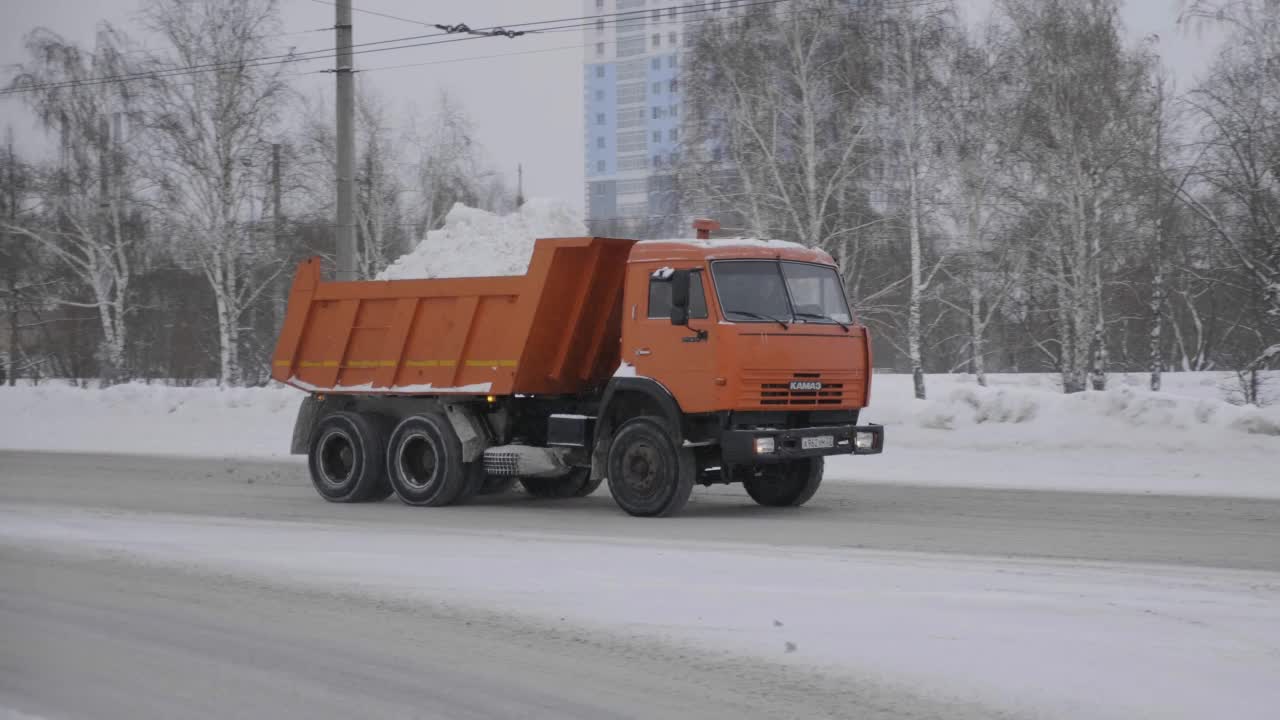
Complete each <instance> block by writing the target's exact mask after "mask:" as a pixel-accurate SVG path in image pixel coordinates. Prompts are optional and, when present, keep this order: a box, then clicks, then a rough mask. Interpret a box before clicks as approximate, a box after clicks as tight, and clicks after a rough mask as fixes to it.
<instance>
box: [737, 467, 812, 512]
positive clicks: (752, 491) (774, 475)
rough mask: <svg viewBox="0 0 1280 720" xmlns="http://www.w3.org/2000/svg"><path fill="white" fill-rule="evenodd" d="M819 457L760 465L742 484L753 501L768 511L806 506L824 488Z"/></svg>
mask: <svg viewBox="0 0 1280 720" xmlns="http://www.w3.org/2000/svg"><path fill="white" fill-rule="evenodd" d="M822 470H823V461H822V458H820V457H815V458H806V459H804V460H791V461H789V462H782V463H776V464H773V465H760V466H757V467H756V468H754V472H753V473H752V474H751V475H750V476H749V477H747V478H746V479H745V480H743V481H742V485H743V486H744V487H745V488H746V489H747V494H748V495H750V496H751V499H752V500H755V501H756V502H757V503H759V504H761V505H764V506H767V507H788V506H796V505H803V504H805V503H806V502H808V501H809V498H811V497H813V494H814V493H816V492H818V487H819V486H820V485H822Z"/></svg>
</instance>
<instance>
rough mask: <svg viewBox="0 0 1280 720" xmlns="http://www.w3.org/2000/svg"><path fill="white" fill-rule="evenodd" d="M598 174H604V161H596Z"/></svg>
mask: <svg viewBox="0 0 1280 720" xmlns="http://www.w3.org/2000/svg"><path fill="white" fill-rule="evenodd" d="M596 172H604V161H603V160H597V161H596Z"/></svg>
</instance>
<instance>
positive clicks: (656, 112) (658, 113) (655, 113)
mask: <svg viewBox="0 0 1280 720" xmlns="http://www.w3.org/2000/svg"><path fill="white" fill-rule="evenodd" d="M660 117H662V108H660V107H655V108H653V119H654V120H657V119H658V118H660Z"/></svg>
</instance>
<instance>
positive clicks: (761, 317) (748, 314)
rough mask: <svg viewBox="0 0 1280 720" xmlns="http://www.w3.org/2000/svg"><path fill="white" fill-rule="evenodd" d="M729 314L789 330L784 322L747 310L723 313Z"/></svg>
mask: <svg viewBox="0 0 1280 720" xmlns="http://www.w3.org/2000/svg"><path fill="white" fill-rule="evenodd" d="M730 313H732V314H734V315H746V316H747V317H751V318H755V319H757V320H771V321H773V322H776V323H778V324H779V325H781V326H782V329H783V330H790V329H791V328H790V327H789V326H788V325H787V324H786V323H785V322H783V321H782V320H779V319H778V318H776V317H773V316H771V315H761V314H760V313H755V312H751V311H749V310H725V311H724V314H725V315H729V314H730Z"/></svg>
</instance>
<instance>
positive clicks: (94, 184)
mask: <svg viewBox="0 0 1280 720" xmlns="http://www.w3.org/2000/svg"><path fill="white" fill-rule="evenodd" d="M125 44H126V41H125V39H124V37H123V36H122V35H121V34H120V33H118V32H117V31H116V30H115V29H113V28H111V27H110V26H107V25H104V26H102V28H101V29H100V30H99V32H98V47H97V49H96V50H95V52H93V53H87V52H85V51H83V50H81V49H80V48H78V47H76V46H75V45H73V44H70V43H68V42H66V41H65V40H63V39H62V38H61V37H59V36H58V35H55V34H54V33H52V32H50V31H48V30H44V29H38V30H35V31H34V32H32V33H31V34H30V35H28V36H27V43H26V45H27V53H28V55H29V56H30V58H31V60H30V61H29V63H27V64H25V65H23V67H22V71H21V73H20V74H19V75H18V77H17V79H16V80H15V82H14V87H17V88H22V87H26V88H28V90H27V91H26V92H25V93H24V94H23V97H24V98H25V99H26V100H27V101H28V103H29V104H30V106H31V108H32V109H33V110H34V111H35V113H36V116H37V117H38V118H39V119H40V122H41V124H42V125H43V126H44V128H45V129H46V130H49V131H51V132H55V133H58V134H59V136H60V139H61V153H60V156H59V159H58V162H57V165H56V166H55V167H53V168H51V169H50V170H49V171H48V172H46V173H44V174H43V177H42V178H41V183H42V186H43V187H42V188H41V193H40V196H41V198H42V200H43V205H44V207H43V208H42V210H43V212H42V213H40V215H41V216H42V218H43V221H36V222H29V223H21V224H19V223H18V222H16V218H14V219H5V220H0V222H4V223H5V227H6V229H7V230H8V231H9V232H10V233H12V234H14V235H17V236H20V237H23V238H26V239H28V240H30V241H33V242H35V243H38V244H39V245H40V246H41V247H42V248H43V249H44V250H45V251H46V252H48V253H49V254H50V255H52V256H53V257H54V258H55V259H56V260H57V261H58V262H60V263H62V264H63V265H65V266H66V268H67V269H68V270H69V271H70V272H71V273H72V274H73V276H74V277H75V278H76V279H77V280H78V281H79V283H81V284H82V285H83V287H85V288H87V289H88V291H89V299H88V300H87V301H80V300H73V299H71V298H67V297H63V298H60V299H59V303H60V304H62V305H64V306H69V307H81V308H88V309H92V310H94V311H95V312H96V313H97V316H98V322H99V324H100V325H101V328H102V342H101V348H100V351H99V356H100V358H99V360H100V362H101V364H102V376H103V378H104V379H107V380H116V379H119V378H120V377H123V376H125V375H126V374H127V370H126V369H125V357H126V356H125V349H126V345H127V341H128V338H127V328H128V325H127V323H126V316H127V315H128V313H129V311H130V306H129V284H130V280H131V279H132V277H133V266H134V262H135V260H136V254H137V250H138V246H139V244H140V242H141V238H140V233H139V232H137V231H136V228H130V227H129V223H128V218H127V214H128V208H127V204H128V201H129V199H130V196H131V194H132V185H133V173H132V165H131V164H128V163H126V153H125V150H124V144H123V142H122V138H121V134H122V132H123V127H124V123H123V120H124V119H126V118H128V117H129V116H130V115H131V114H132V111H133V105H134V102H133V97H132V95H131V93H130V92H129V89H128V87H127V86H126V84H125V83H121V82H113V81H110V80H109V79H110V78H115V77H118V76H120V75H121V74H123V73H125V72H127V71H128V65H127V63H126V62H125V60H124V58H125V55H124V54H123V52H122V50H121V48H122V47H123V46H124V45H125Z"/></svg>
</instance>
